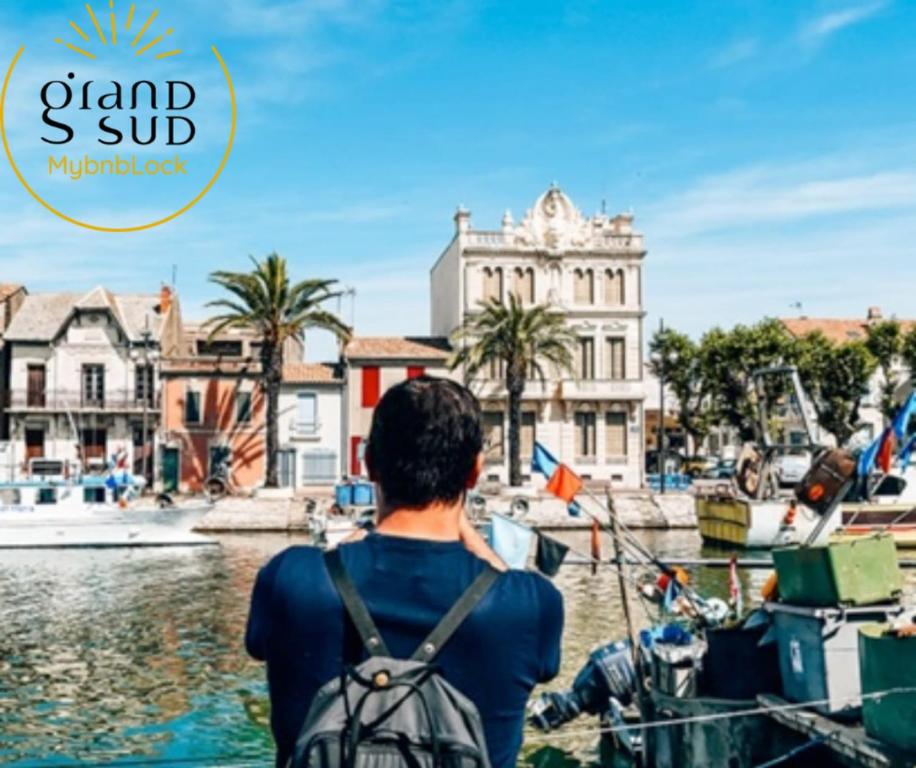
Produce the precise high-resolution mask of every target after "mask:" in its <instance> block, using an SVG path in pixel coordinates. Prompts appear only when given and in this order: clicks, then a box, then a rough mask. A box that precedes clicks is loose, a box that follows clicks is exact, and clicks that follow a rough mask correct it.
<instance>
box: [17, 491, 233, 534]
mask: <svg viewBox="0 0 916 768" xmlns="http://www.w3.org/2000/svg"><path fill="white" fill-rule="evenodd" d="M142 486H143V483H142V481H138V480H136V479H134V478H133V477H131V476H129V475H123V476H122V477H120V478H118V480H117V482H115V481H113V480H112V478H111V476H109V477H102V476H83V477H77V478H73V479H67V478H63V477H54V478H48V477H41V478H38V479H32V480H27V481H23V482H12V483H0V549H40V548H61V547H165V546H199V545H207V544H213V543H215V542H213V540H212V539H209V538H207V537H206V536H203V535H201V534H198V533H194V532H193V528H194V527H195V526H196V525H197V523H198V522H199V521H200V519H201V518H202V517H203V516H204V515H205V514H206V513H207V512H208V511H209V510H210V509H211V508H212V505H211V504H210V503H209V502H190V503H182V504H164V503H161V500H160V503H157V502H156V501H155V500H150V501H147V500H145V499H143V498H142V497H140V494H139V491H140V490H141V489H142Z"/></svg>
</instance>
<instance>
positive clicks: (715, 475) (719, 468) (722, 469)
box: [703, 459, 738, 480]
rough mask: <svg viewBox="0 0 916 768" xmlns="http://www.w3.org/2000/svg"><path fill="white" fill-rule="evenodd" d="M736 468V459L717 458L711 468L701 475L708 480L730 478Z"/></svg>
mask: <svg viewBox="0 0 916 768" xmlns="http://www.w3.org/2000/svg"><path fill="white" fill-rule="evenodd" d="M737 468H738V460H737V459H719V460H718V461H717V462H716V465H715V466H714V467H713V468H712V469H708V470H707V471H706V472H704V473H703V477H705V478H708V479H710V480H730V479H731V478H733V477H734V476H735V471H736V470H737Z"/></svg>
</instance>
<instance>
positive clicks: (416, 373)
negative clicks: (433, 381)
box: [407, 365, 426, 379]
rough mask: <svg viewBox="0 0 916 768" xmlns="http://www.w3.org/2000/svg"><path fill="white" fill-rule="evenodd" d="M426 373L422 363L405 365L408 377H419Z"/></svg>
mask: <svg viewBox="0 0 916 768" xmlns="http://www.w3.org/2000/svg"><path fill="white" fill-rule="evenodd" d="M425 375H426V368H424V367H423V366H422V365H408V366H407V378H408V379H419V378H420V377H421V376H425Z"/></svg>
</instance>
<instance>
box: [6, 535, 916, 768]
mask: <svg viewBox="0 0 916 768" xmlns="http://www.w3.org/2000/svg"><path fill="white" fill-rule="evenodd" d="M643 538H644V540H645V541H646V543H647V544H649V546H650V547H651V548H653V550H655V551H657V552H659V554H661V555H664V556H684V557H696V556H698V555H699V554H700V553H701V549H700V545H699V539H698V537H697V535H696V533H695V532H692V531H678V532H664V533H651V534H646V535H644V536H643ZM220 541H221V545H222V546H221V547H218V548H217V547H214V548H208V549H205V550H200V549H174V550H130V551H118V550H100V551H91V550H87V551H68V552H3V553H0V627H2V630H0V763H11V764H13V765H18V766H25V765H58V764H60V763H61V762H64V761H80V762H100V763H101V762H108V761H111V760H118V759H127V758H131V759H133V758H138V757H150V758H156V759H161V760H166V761H169V760H187V759H193V758H200V759H201V761H202V764H205V763H211V764H212V762H213V761H214V758H215V757H216V756H218V755H219V756H230V755H231V756H233V757H242V756H244V757H250V758H254V759H255V763H257V764H263V765H269V764H270V763H271V739H270V734H269V731H268V728H267V717H268V714H267V704H266V686H265V684H264V678H263V668H262V667H261V665H259V664H257V663H255V662H253V661H251V660H249V659H248V658H247V657H246V655H245V653H244V649H243V647H242V635H243V632H244V626H245V619H246V616H247V610H248V598H249V594H250V590H251V585H252V583H253V580H254V576H255V574H256V572H257V569H258V568H259V567H260V566H261V564H262V563H263V562H264V561H265V560H266V559H267V558H268V557H269V556H270V555H271V554H273V553H274V552H277V551H279V550H280V549H282V548H283V547H285V546H287V545H288V544H289V543H291V541H292V540H291V539H289V538H288V537H285V536H275V535H264V534H262V535H257V536H223V537H221V538H220ZM587 541H588V535H587V534H583V535H582V536H579V535H578V534H577V535H574V536H573V537H572V538H571V543H572V544H573V545H574V546H576V547H577V548H579V549H586V548H587ZM606 554H607V553H606ZM711 554H712V553H711ZM714 554H715V555H716V556H721V555H722V553H714ZM765 578H766V571H746V572H742V574H741V582H742V586H743V588H744V590H745V594H746V601H750V600H751V599H753V598H755V597H756V595H758V594H759V588H760V586H762V583H763V581H764V580H765ZM695 579H696V584H697V586H698V587H699V589H700V590H701V591H703V592H706V593H709V594H717V595H719V596H724V595H725V594H726V581H727V573H726V571H725V570H724V569H718V570H717V569H702V570H700V571H698V572H697V573H696V574H695ZM555 582H556V584H557V586H558V587H559V588H560V589H561V591H562V592H563V593H564V596H565V599H566V608H567V618H566V633H565V638H564V655H563V666H562V669H561V674H560V677H559V679H558V680H557V681H555V682H554V683H553V684H552V686H551V687H553V688H561V687H565V686H568V685H569V684H570V683H571V682H572V679H573V677H574V676H575V674H576V672H577V671H578V669H579V667H580V666H581V664H582V663H583V661H584V660H585V657H586V655H587V653H588V651H589V650H590V649H591V648H593V647H594V646H596V645H597V644H599V643H604V642H607V641H609V640H610V639H614V638H618V637H621V636H622V635H623V633H624V627H623V612H622V605H621V598H620V593H619V590H618V588H617V581H616V578H615V577H614V575H613V572H612V571H610V570H605V571H602V572H599V574H598V575H597V576H594V577H593V576H591V574H590V571H589V569H588V568H587V567H582V566H568V567H564V568H563V569H562V570H561V571H560V573H559V574H558V576H557V578H556V580H555ZM908 585H909V586H908V591H909V592H910V594H912V593H913V592H916V573H914V572H912V571H911V572H909V574H908ZM632 608H633V612H634V614H633V615H634V616H635V617H637V620H639V619H641V618H642V617H643V616H644V615H645V614H644V613H642V612H641V611H642V607H641V606H640V604H639V603H638V602H634V604H633V606H632ZM587 725H588V723H585V722H579V723H573V724H571V725H570V726H567V731H566V732H565V733H567V734H568V733H570V732H571V731H573V730H575V731H581V730H582V729H583V727H584V726H587ZM563 734H564V732H563V731H561V734H560V735H559V736H558V737H557V738H556V739H555V745H554V746H545V745H544V741H543V740H541V741H538V742H537V743H535V742H533V741H532V742H531V743H529V745H528V746H527V747H526V748H525V750H524V752H523V756H522V761H523V762H524V764H526V765H531V766H538V767H539V768H548V767H549V766H572V765H587V764H594V763H595V761H596V755H595V751H594V739H593V738H590V737H588V736H584V737H583V736H579V737H577V738H575V739H567V738H566V737H565V735H563Z"/></svg>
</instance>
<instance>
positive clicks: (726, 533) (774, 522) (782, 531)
mask: <svg viewBox="0 0 916 768" xmlns="http://www.w3.org/2000/svg"><path fill="white" fill-rule="evenodd" d="M695 494H696V500H695V508H696V514H697V525H698V527H699V530H700V535H701V536H702V537H703V540H704V541H707V542H710V543H713V544H724V545H728V546H738V547H744V548H746V549H772V548H774V547H784V546H788V545H790V544H800V543H802V542H804V541H807V540H808V538H809V537H810V536H811V535H812V533H814V531H815V528H816V527H817V526H818V525H819V524H820V523H821V522H822V519H821V517H820V516H819V515H817V514H815V513H814V512H812V511H811V510H808V509H805V508H804V507H801V506H799V505H794V504H793V503H792V501H793V500H792V499H791V498H788V497H786V498H775V499H764V500H757V499H750V498H747V497H742V496H739V495H737V494H735V493H734V492H731V491H730V489H729V488H723V487H722V485H721V484H718V485H717V486H713V487H708V488H703V487H702V486H701V487H698V488H697V489H696V490H695ZM838 526H839V516H838V515H834V516H833V517H832V518H830V519H829V520H827V521H826V523H825V524H824V525H823V526H822V527H821V530H820V532H819V533H818V540H819V541H822V540H824V539H826V538H827V537H829V536H830V534H832V533H833V532H834V531H835V530H836V529H837V528H838Z"/></svg>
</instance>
